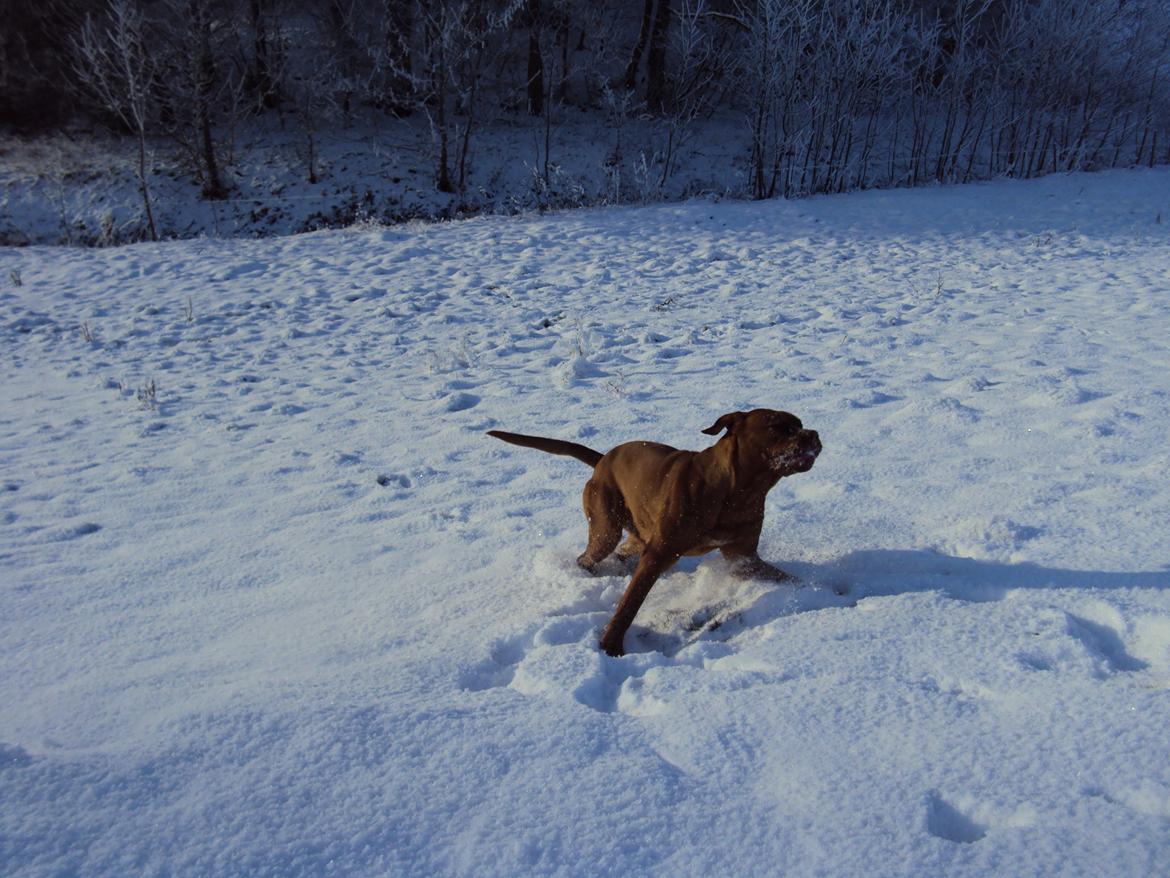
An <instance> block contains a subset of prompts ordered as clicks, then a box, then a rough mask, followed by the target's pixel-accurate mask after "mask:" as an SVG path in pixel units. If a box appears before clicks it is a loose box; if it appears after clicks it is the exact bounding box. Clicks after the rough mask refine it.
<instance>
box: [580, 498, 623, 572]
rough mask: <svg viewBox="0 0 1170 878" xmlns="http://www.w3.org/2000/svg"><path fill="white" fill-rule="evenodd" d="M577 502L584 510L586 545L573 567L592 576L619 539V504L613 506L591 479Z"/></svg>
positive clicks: (620, 524)
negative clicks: (577, 565)
mask: <svg viewBox="0 0 1170 878" xmlns="http://www.w3.org/2000/svg"><path fill="white" fill-rule="evenodd" d="M581 500H582V503H583V504H584V506H585V520H586V521H587V522H588V523H589V545H587V546H586V547H585V551H584V552H582V553H581V554H580V556H579V557H578V558H577V563H578V564H580V565H581V566H582V567H584V568H585V569H586V570H588V571H589V572H590V573H592V572H593V571H594V570H595V569H596V568H597V565H598V564H600V563H601V562H602V561H604V560H605V559H606V558H608V557H609V556H610V555H611V554H612V553H613V550H614V548H615V547H616V546H617V544H618V542H619V541H620V540H621V538H622V523H621V518H620V516H619V514H618V513H619V508H620V506H619V504H620V501H618V503H617V504H615V503H614V498H613V497H612V496H611V494H610V492H609V491H607V490H606V489H605V488H603V487H601V486H600V485H598V484H597V483H596V482H594V481H593V480H592V479H590V480H589V481H588V482H586V483H585V492H584V494H583V495H582V498H581Z"/></svg>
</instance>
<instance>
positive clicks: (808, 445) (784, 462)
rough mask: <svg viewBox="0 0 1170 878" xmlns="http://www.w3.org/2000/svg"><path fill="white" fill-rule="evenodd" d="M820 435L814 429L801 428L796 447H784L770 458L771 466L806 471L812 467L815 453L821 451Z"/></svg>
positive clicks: (778, 468) (779, 468)
mask: <svg viewBox="0 0 1170 878" xmlns="http://www.w3.org/2000/svg"><path fill="white" fill-rule="evenodd" d="M821 447H822V446H821V437H820V436H818V435H817V431H816V430H801V431H800V434H799V436H798V437H797V440H796V447H795V448H789V449H785V450H784V451H783V452H781V453H780V454H777V455H776V456H775V457H773V458H772V468H773V469H777V470H789V471H792V472H801V473H802V472H807V471H808V470H810V469H812V465H813V464H814V463H815V462H816V459H817V455H819V454H820V453H821Z"/></svg>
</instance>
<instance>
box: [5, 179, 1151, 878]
mask: <svg viewBox="0 0 1170 878" xmlns="http://www.w3.org/2000/svg"><path fill="white" fill-rule="evenodd" d="M0 335H2V339H0V341H2V346H0V369H2V376H3V377H2V385H0V467H2V472H0V486H2V487H3V491H2V492H0V591H2V597H0V601H2V606H3V610H2V612H0V872H3V874H5V875H20V876H34V875H37V876H39V875H73V874H76V875H110V876H113V875H117V876H124V875H237V874H238V875H259V874H264V875H280V876H299V875H304V876H318V875H379V876H380V875H393V876H423V875H466V876H488V875H499V876H517V875H574V876H597V875H629V876H633V875H660V876H683V875H715V874H719V875H736V876H747V875H784V876H806V875H807V876H811V875H825V876H849V875H877V876H886V875H888V876H895V875H898V876H903V875H914V876H939V875H967V876H987V875H1003V876H1013V878H1022V876H1032V875H1037V876H1040V875H1043V876H1055V875H1085V876H1102V875H1109V876H1114V878H1121V876H1134V878H1139V876H1153V875H1159V874H1165V873H1166V871H1167V869H1168V868H1170V733H1168V731H1167V730H1168V728H1170V544H1168V542H1167V535H1168V530H1170V485H1168V484H1167V473H1168V472H1170V444H1168V442H1167V434H1168V431H1170V170H1166V169H1162V170H1156V171H1144V172H1140V171H1134V172H1111V173H1105V174H1100V175H1091V176H1073V177H1049V178H1045V179H1042V180H1037V181H1031V182H1026V183H1020V182H1003V183H993V184H986V185H975V186H970V187H966V188H958V189H933V190H910V191H893V192H869V193H861V194H854V195H848V196H840V197H833V198H818V199H811V200H807V201H801V202H788V203H784V202H767V203H753V204H715V205H713V204H707V203H702V202H692V203H687V204H682V205H673V206H664V207H653V208H642V209H632V208H614V209H608V210H600V211H586V212H578V213H571V214H565V215H555V216H549V217H545V218H541V219H536V218H526V217H521V218H512V219H505V218H490V219H477V220H471V221H467V222H462V223H455V224H445V225H431V226H406V227H396V228H362V229H352V230H347V231H336V232H322V233H316V234H310V235H303V236H299V237H290V238H284V239H274V240H265V241H245V240H236V241H218V240H208V239H203V240H195V241H186V242H172V243H166V244H160V245H138V246H133V247H126V248H120V249H108V250H99V251H94V250H84V251H83V250H67V249H49V248H32V249H23V250H13V249H8V250H2V251H0ZM754 406H768V407H774V408H782V409H786V410H789V411H792V412H793V413H795V414H797V415H798V416H799V417H801V418H802V419H803V420H804V422H805V423H806V425H808V426H811V427H814V428H815V429H817V430H819V431H820V434H821V437H822V439H823V441H824V445H825V450H824V453H823V454H822V455H821V457H820V459H819V460H818V462H817V464H816V466H815V467H814V468H813V470H812V471H811V472H809V473H807V474H804V475H799V476H795V477H793V478H790V479H786V480H784V481H782V482H781V483H780V484H779V485H778V486H777V488H776V489H775V490H774V491H773V492H772V494H771V496H770V500H769V504H768V510H769V511H768V518H767V523H766V526H765V530H764V534H763V538H762V540H761V553H762V554H763V555H764V557H766V558H768V559H769V560H772V561H774V562H776V563H778V564H780V565H781V566H783V567H785V568H786V569H788V570H790V571H792V572H794V573H796V574H798V575H799V576H800V577H802V580H803V582H804V586H803V587H802V588H799V589H794V588H793V587H791V586H788V585H775V584H770V583H760V582H742V581H739V580H735V579H732V578H731V577H730V576H729V575H728V571H727V569H726V568H725V566H724V564H723V562H722V561H721V560H720V559H719V557H718V556H717V555H716V556H711V557H707V558H703V559H686V560H684V562H683V563H682V564H680V565H679V567H677V568H676V569H675V570H673V571H672V572H670V573H669V574H668V575H667V576H665V577H664V578H663V579H662V580H661V581H660V582H659V583H658V585H657V586H656V587H655V589H654V591H653V592H652V593H651V595H650V599H649V601H648V602H647V604H646V606H645V607H644V609H643V611H642V613H641V614H640V615H639V617H638V619H637V621H636V623H635V626H634V628H633V629H632V630H631V633H630V636H629V637H628V638H627V648H628V649H629V650H630V654H629V655H627V656H625V657H624V658H620V659H613V658H609V657H607V656H605V655H603V654H602V653H600V652H599V650H598V649H597V647H596V640H597V637H598V634H599V631H600V628H601V626H602V625H603V624H604V622H605V621H606V619H607V618H608V615H609V613H610V611H611V610H612V608H613V605H614V602H615V601H616V599H617V597H618V595H619V594H620V593H621V591H622V588H623V586H624V579H623V577H622V571H621V569H620V567H619V566H618V565H617V564H616V562H610V563H611V565H612V566H608V567H605V568H603V571H602V574H603V575H600V576H597V577H591V576H589V575H587V574H586V573H584V572H583V571H581V570H579V569H578V568H577V567H576V565H575V563H574V559H575V557H576V555H577V553H578V552H580V551H581V549H582V548H583V545H584V532H585V528H584V522H583V520H582V515H581V512H580V508H579V503H580V489H581V486H582V485H583V484H584V482H585V480H586V478H587V476H588V470H587V469H586V468H585V467H584V466H582V465H581V464H580V463H578V462H576V461H573V460H569V459H567V458H556V457H551V456H549V455H545V454H541V453H539V452H537V451H532V450H528V449H522V448H515V447H513V446H508V445H504V444H503V443H500V442H497V441H495V440H493V439H490V438H488V437H486V436H484V431H485V430H487V429H489V428H493V427H500V428H502V429H507V430H515V431H519V432H529V433H537V434H541V435H547V436H557V437H563V438H569V439H575V440H576V441H579V442H582V443H584V444H587V445H590V446H592V447H595V448H599V449H602V450H604V449H606V448H608V447H610V446H611V445H614V444H617V443H618V442H621V441H625V440H629V439H654V440H658V441H664V442H668V443H671V444H674V445H678V446H681V447H690V448H697V447H702V446H703V445H705V444H707V442H709V439H708V437H705V436H703V435H701V434H700V433H699V430H700V429H701V428H703V427H706V426H708V425H709V424H710V423H711V422H712V421H713V420H714V419H715V418H716V417H717V416H718V415H720V414H723V413H724V412H727V411H732V410H736V409H740V408H747V407H754ZM842 587H845V588H847V589H848V593H847V594H845V595H843V596H839V595H837V594H836V593H835V590H842Z"/></svg>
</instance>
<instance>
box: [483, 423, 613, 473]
mask: <svg viewBox="0 0 1170 878" xmlns="http://www.w3.org/2000/svg"><path fill="white" fill-rule="evenodd" d="M488 435H489V436H495V437H496V438H497V439H503V440H504V441H505V442H511V443H512V444H513V445H523V446H524V447H525V448H535V449H537V450H539V451H547V452H548V453H549V454H563V455H565V457H575V458H577V460H579V461H581V463H586V464H589V466H597V461H599V460H601V458H602V457H603V455H601V454H599V453H598V452H596V451H594V450H593V449H592V448H586V447H585V446H584V445H578V444H577V443H576V442H565V441H563V440H561V439H545V438H544V437H543V436H524V435H522V434H520V433H505V432H504V431H503V430H488Z"/></svg>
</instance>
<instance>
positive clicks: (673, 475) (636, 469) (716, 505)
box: [488, 409, 821, 656]
mask: <svg viewBox="0 0 1170 878" xmlns="http://www.w3.org/2000/svg"><path fill="white" fill-rule="evenodd" d="M724 429H726V430H727V433H726V434H725V435H724V436H723V438H721V439H720V440H719V441H718V442H716V443H715V444H714V445H712V446H711V447H710V448H707V449H705V450H703V451H680V450H679V449H677V448H671V447H670V446H669V445H660V444H658V443H657V442H626V443H625V444H623V445H618V446H617V447H616V448H613V449H612V450H611V451H610V452H609V453H607V454H599V453H598V452H596V451H594V450H592V449H591V448H586V447H585V446H584V445H578V444H576V443H575V442H562V441H561V440H559V439H544V438H542V437H539V436H522V435H520V434H518V433H505V432H503V431H501V430H489V431H488V435H489V436H495V437H496V438H497V439H503V440H504V441H505V442H511V443H512V444H513V445H523V446H526V447H528V448H537V449H539V450H541V451H547V452H549V453H551V454H563V455H567V456H569V457H575V458H577V460H580V461H582V462H583V463H587V464H589V465H590V466H591V467H593V478H591V479H590V480H589V481H588V482H586V484H585V494H584V503H585V519H586V521H588V522H589V545H588V546H587V547H586V549H585V551H584V552H583V553H582V554H581V557H579V558H578V559H577V563H578V564H580V565H581V566H582V567H584V568H585V569H586V570H588V571H590V572H593V570H595V569H596V567H597V565H598V564H600V563H601V562H602V561H603V560H604V559H605V558H607V557H608V556H609V554H610V553H611V552H613V550H614V548H615V547H617V544H618V542H619V541H620V540H621V537H622V530H623V529H625V530H626V531H628V532H629V537H628V538H627V540H626V541H625V543H623V544H622V546H621V548H619V549H618V556H619V557H623V558H631V557H633V556H634V555H639V554H640V555H641V558H640V559H639V560H638V565H637V567H636V568H635V569H634V575H633V578H632V579H630V584H629V585H628V586H627V587H626V592H625V594H623V595H622V599H621V600H620V601H619V602H618V605H617V610H616V611H615V612H614V614H613V618H612V619H610V621H609V624H608V625H607V626H606V628H605V633H604V634H603V635H602V637H601V648H602V649H604V650H605V651H606V652H607V653H609V654H610V655H615V656H616V655H622V654H623V652H624V649H623V644H622V641H623V640H624V638H625V635H626V630H627V629H628V628H629V627H630V624H631V623H632V622H633V621H634V616H635V615H637V613H638V608H639V607H641V606H642V602H643V601H644V600H646V595H647V594H649V593H650V588H651V587H652V586H653V585H654V583H655V581H657V579H658V577H659V576H661V575H662V574H663V573H665V572H666V571H667V570H669V569H670V568H671V567H672V566H673V565H674V563H675V562H676V561H678V559H679V558H680V557H681V556H683V555H704V554H706V553H707V552H710V551H712V550H714V549H718V550H719V551H720V552H722V553H723V555H724V557H725V558H727V559H728V560H729V561H731V562H732V570H733V572H734V573H736V575H739V576H743V577H749V576H763V577H766V578H769V579H777V580H782V579H788V578H789V575H788V574H787V573H785V572H784V571H782V570H778V569H777V568H775V567H773V566H772V565H771V564H769V563H768V562H767V561H764V560H762V559H761V558H760V556H759V555H758V554H757V552H756V549H757V546H758V544H759V541H760V530H761V528H763V526H764V498H765V497H766V496H767V494H768V491H770V490H771V489H772V486H773V485H775V484H776V482H778V481H780V479H782V478H784V477H785V476H791V475H794V474H795V473H803V472H807V471H808V470H809V469H811V468H812V465H813V462H814V461H815V460H816V459H817V455H818V454H820V452H821V440H820V437H819V436H818V435H817V432H816V430H806V429H804V427H803V425H802V424H801V423H800V419H799V418H797V417H796V416H795V415H790V414H789V413H788V412H777V411H772V410H771V409H755V410H753V411H750V412H732V413H730V414H726V415H723V417H721V418H720V419H719V420H717V421H716V422H715V423H714V424H712V425H711V426H710V427H708V428H707V429H706V430H704V431H703V432H704V433H707V434H709V435H712V436H716V435H718V434H719V433H720V432H722V431H723V430H724Z"/></svg>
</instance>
